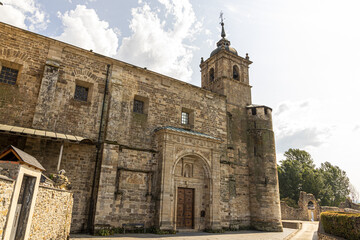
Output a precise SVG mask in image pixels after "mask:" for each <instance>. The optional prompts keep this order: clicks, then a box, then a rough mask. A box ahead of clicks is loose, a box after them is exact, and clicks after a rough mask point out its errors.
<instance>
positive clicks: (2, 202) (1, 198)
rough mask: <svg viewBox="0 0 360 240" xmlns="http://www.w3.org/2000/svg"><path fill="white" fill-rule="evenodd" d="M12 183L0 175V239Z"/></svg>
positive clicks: (12, 186) (12, 187)
mask: <svg viewBox="0 0 360 240" xmlns="http://www.w3.org/2000/svg"><path fill="white" fill-rule="evenodd" d="M14 183H15V181H14V180H12V179H9V178H7V177H4V176H0V240H2V239H3V234H4V230H5V224H6V220H7V216H8V212H9V208H10V203H11V198H12V193H13V189H14Z"/></svg>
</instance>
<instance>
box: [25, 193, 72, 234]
mask: <svg viewBox="0 0 360 240" xmlns="http://www.w3.org/2000/svg"><path fill="white" fill-rule="evenodd" d="M72 206H73V194H72V193H71V192H68V191H65V190H60V189H56V188H48V187H42V186H40V187H39V192H38V195H37V199H36V203H35V210H34V214H33V216H32V222H31V229H30V237H29V239H33V240H39V239H59V240H66V239H68V236H69V234H70V224H71V213H72Z"/></svg>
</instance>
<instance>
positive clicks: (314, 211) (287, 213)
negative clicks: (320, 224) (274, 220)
mask: <svg viewBox="0 0 360 240" xmlns="http://www.w3.org/2000/svg"><path fill="white" fill-rule="evenodd" d="M309 204H310V205H309ZM298 205H299V207H298V208H293V207H289V206H288V205H287V204H286V203H285V202H281V219H283V220H303V221H310V220H311V219H312V217H313V220H314V221H319V219H320V212H323V210H322V208H323V207H321V206H320V205H319V203H318V202H317V200H316V198H315V196H314V195H313V194H311V193H306V192H303V191H301V192H300V196H299V201H298ZM325 208H326V207H325ZM325 208H324V209H325Z"/></svg>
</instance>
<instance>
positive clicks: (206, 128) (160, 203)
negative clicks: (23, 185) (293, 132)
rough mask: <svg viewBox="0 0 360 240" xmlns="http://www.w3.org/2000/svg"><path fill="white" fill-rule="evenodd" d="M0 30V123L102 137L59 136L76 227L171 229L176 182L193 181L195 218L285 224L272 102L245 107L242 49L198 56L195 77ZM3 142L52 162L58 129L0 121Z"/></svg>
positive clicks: (207, 223) (197, 224) (210, 224)
mask: <svg viewBox="0 0 360 240" xmlns="http://www.w3.org/2000/svg"><path fill="white" fill-rule="evenodd" d="M0 33H1V34H0V61H1V62H2V63H9V64H10V63H11V64H15V65H16V66H20V68H19V69H20V75H19V77H18V80H17V84H16V85H15V86H9V85H6V84H0V93H3V94H0V110H1V111H2V112H8V113H9V114H7V115H6V116H3V115H1V116H0V123H4V124H10V125H17V126H23V127H32V128H35V129H43V130H51V131H54V132H57V133H65V134H73V135H78V136H81V137H83V138H86V139H91V140H92V143H96V142H97V141H98V140H99V141H100V142H99V143H98V145H95V144H89V145H85V144H77V143H72V142H69V141H66V142H65V143H64V150H63V156H62V160H61V166H60V169H65V170H66V172H67V176H68V178H69V181H70V182H71V184H72V191H73V193H74V207H73V216H72V226H71V231H72V232H80V231H87V230H88V229H89V228H90V227H92V225H94V226H95V227H102V226H112V227H121V226H122V224H127V223H145V226H157V227H160V228H163V229H166V228H169V229H176V225H177V223H176V218H177V209H176V208H177V205H176V203H177V201H178V199H177V197H178V196H177V191H178V188H179V187H182V188H191V189H195V197H194V204H195V205H194V206H196V208H195V211H194V212H193V214H194V217H193V226H192V227H193V228H195V229H204V228H214V229H216V228H221V227H224V228H240V227H248V226H251V225H252V226H254V227H257V228H258V229H262V230H271V231H274V230H275V231H281V222H280V201H279V191H278V182H277V172H276V156H275V143H274V134H273V131H272V119H271V109H270V108H268V107H264V106H262V107H256V106H255V107H250V108H249V107H247V106H248V105H250V104H251V86H250V85H249V70H248V68H249V65H250V64H251V61H249V60H248V58H242V57H239V56H236V55H234V54H231V53H229V52H226V51H222V50H219V52H218V53H217V54H215V55H213V56H212V57H211V58H209V59H207V60H206V61H203V62H202V63H201V66H200V67H201V72H202V73H201V77H202V87H201V88H199V87H196V86H193V85H190V84H188V83H184V82H182V81H179V80H176V79H173V78H170V77H167V76H163V75H161V74H158V73H155V72H152V71H149V70H146V69H143V68H140V67H136V66H133V65H130V64H127V63H124V62H121V61H117V60H115V59H111V58H108V57H105V56H101V55H99V54H96V53H93V52H89V51H86V50H83V49H80V48H77V47H74V46H71V45H68V44H65V43H61V42H58V41H56V40H53V39H49V38H46V37H43V36H39V35H36V34H33V33H30V32H28V31H25V30H21V29H18V28H15V27H12V26H9V25H6V24H3V23H1V24H0ZM108 65H110V69H109V75H107V70H108V68H107V66H108ZM235 65H236V68H237V69H238V79H234V78H233V67H234V66H235ZM211 68H213V72H214V79H213V80H212V81H210V80H209V74H210V73H209V72H210V69H211ZM107 80H108V82H107ZM76 85H80V86H83V87H86V88H88V99H87V101H79V100H76V99H75V98H74V92H75V88H76ZM106 85H107V86H108V88H107V89H105V86H106ZM104 94H106V95H105V96H104ZM103 100H105V102H104V103H103ZM134 100H137V101H142V102H143V106H144V107H143V112H142V113H139V112H134ZM103 106H104V108H103ZM253 109H255V114H253V112H254V110H253ZM182 112H186V113H187V114H189V123H188V124H182V122H181V115H182ZM101 119H102V125H101V123H100V122H101ZM100 125H101V126H100ZM168 126H170V127H172V128H173V130H170V129H166V128H165V127H168ZM100 127H101V130H100ZM160 127H162V130H159V128H160ZM174 128H176V129H177V130H174ZM8 144H13V145H15V146H19V147H20V148H21V149H23V150H25V151H26V152H28V153H30V154H32V155H33V156H35V157H36V158H37V159H38V160H39V161H40V163H41V164H42V165H43V166H44V167H45V168H46V169H47V172H46V174H51V173H56V169H57V165H58V161H59V152H60V146H61V142H59V139H54V138H51V137H42V138H35V137H30V136H26V135H22V136H12V135H9V134H7V133H1V135H0V147H2V146H6V145H8ZM255 149H256V151H257V153H255V152H256V151H255ZM180 163H181V164H180ZM96 164H97V167H96V166H95V165H96ZM95 173H96V174H95ZM92 193H93V196H92V197H91V194H92ZM90 203H94V205H91V206H90ZM92 210H94V213H93V215H94V219H92V218H91V216H90V215H91V214H90V213H91V211H92ZM89 219H90V220H92V222H90V226H89V225H88V223H89Z"/></svg>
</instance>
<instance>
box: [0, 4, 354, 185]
mask: <svg viewBox="0 0 360 240" xmlns="http://www.w3.org/2000/svg"><path fill="white" fill-rule="evenodd" d="M1 2H2V3H3V6H0V21H3V22H6V23H9V24H12V25H15V26H18V27H21V28H24V29H28V30H30V31H33V32H36V33H39V34H42V35H45V36H49V37H52V38H56V39H59V40H61V41H65V42H68V43H71V44H74V45H77V46H79V47H82V48H85V49H93V50H94V51H95V52H98V53H101V54H104V55H107V56H111V57H114V58H117V59H120V60H122V61H126V62H129V63H132V64H135V65H137V66H140V67H147V68H148V69H151V70H154V71H157V72H160V73H163V74H165V75H169V76H172V77H175V78H177V79H180V80H183V81H186V82H189V83H191V84H194V85H197V86H200V71H199V63H200V58H201V57H204V58H205V59H206V58H208V57H209V54H210V52H211V51H212V50H213V49H214V48H215V43H216V41H217V40H219V38H220V26H219V12H220V11H221V10H222V11H223V12H224V16H225V30H226V33H227V38H228V39H229V40H230V41H231V44H232V46H233V47H235V48H236V49H237V51H238V53H239V54H240V55H241V56H245V54H246V53H249V56H250V59H251V60H252V61H253V62H254V63H253V64H252V65H251V69H250V82H251V84H252V85H253V91H252V94H253V103H256V104H265V105H268V106H270V107H272V108H273V109H274V111H273V119H274V129H275V134H276V141H277V142H276V144H277V153H278V161H280V160H281V159H282V158H283V156H282V154H283V152H284V151H286V150H287V149H288V148H290V147H291V148H300V149H305V150H307V151H309V152H310V154H311V155H312V156H313V158H314V161H315V163H316V164H317V166H320V164H321V163H322V162H325V161H329V162H331V163H332V164H334V165H338V166H339V167H340V168H342V169H343V170H345V171H346V172H347V174H348V176H349V177H350V181H351V182H352V183H353V185H355V187H356V188H357V189H358V190H360V174H359V170H360V163H359V162H360V157H359V153H358V151H357V150H360V141H359V137H360V109H359V104H360V67H359V64H360V61H359V59H360V31H359V29H360V14H359V12H360V1H358V0H343V1H338V0H336V1H335V0H293V1H289V0H251V1H250V0H224V1H214V0H196V1H195V0H121V1H115V0H87V1H81V0H51V1H45V0H1ZM358 148H359V149H358Z"/></svg>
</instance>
